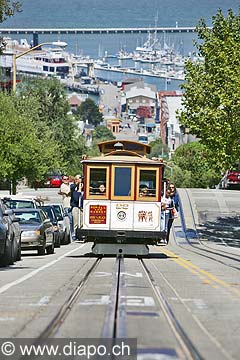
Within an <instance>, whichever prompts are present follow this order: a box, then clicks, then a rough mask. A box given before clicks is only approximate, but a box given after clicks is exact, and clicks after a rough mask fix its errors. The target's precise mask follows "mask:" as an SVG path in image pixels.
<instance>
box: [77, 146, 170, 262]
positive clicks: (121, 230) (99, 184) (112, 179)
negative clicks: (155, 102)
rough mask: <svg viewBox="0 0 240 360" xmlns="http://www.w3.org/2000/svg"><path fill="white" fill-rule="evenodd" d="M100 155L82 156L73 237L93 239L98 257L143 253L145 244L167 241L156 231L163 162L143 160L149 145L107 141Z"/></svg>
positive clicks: (91, 240) (159, 212)
mask: <svg viewBox="0 0 240 360" xmlns="http://www.w3.org/2000/svg"><path fill="white" fill-rule="evenodd" d="M98 146H99V150H100V153H101V155H100V156H98V157H93V158H89V159H88V158H86V159H84V160H82V164H83V174H84V200H83V212H82V216H81V222H80V225H79V227H78V228H77V230H76V237H77V239H79V240H84V241H85V242H93V247H92V251H93V253H94V254H97V255H105V254H128V255H148V253H149V249H148V245H166V244H167V240H166V239H167V234H166V231H165V230H163V229H164V228H165V225H164V224H163V226H162V228H163V229H161V222H162V221H161V194H162V190H163V189H162V185H163V171H164V165H163V162H162V161H160V160H157V159H156V160H153V159H149V158H147V155H148V154H150V151H151V146H150V145H147V144H143V143H140V142H135V141H128V140H121V141H119V140H111V141H105V142H101V143H99V144H98Z"/></svg>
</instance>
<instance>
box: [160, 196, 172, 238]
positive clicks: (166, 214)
mask: <svg viewBox="0 0 240 360" xmlns="http://www.w3.org/2000/svg"><path fill="white" fill-rule="evenodd" d="M170 195H171V191H170V190H169V189H167V190H166V193H165V196H164V195H163V197H162V199H161V207H162V211H161V230H162V231H168V220H169V218H170V211H171V209H172V207H173V201H172V198H171V196H170Z"/></svg>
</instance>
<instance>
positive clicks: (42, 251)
mask: <svg viewBox="0 0 240 360" xmlns="http://www.w3.org/2000/svg"><path fill="white" fill-rule="evenodd" d="M45 249H46V245H43V246H41V247H39V248H38V250H37V251H38V255H45Z"/></svg>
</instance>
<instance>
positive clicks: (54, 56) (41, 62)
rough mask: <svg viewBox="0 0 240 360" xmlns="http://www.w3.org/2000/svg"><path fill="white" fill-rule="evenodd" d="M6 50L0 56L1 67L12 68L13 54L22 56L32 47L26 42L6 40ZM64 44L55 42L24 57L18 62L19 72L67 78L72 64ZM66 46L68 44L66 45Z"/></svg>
mask: <svg viewBox="0 0 240 360" xmlns="http://www.w3.org/2000/svg"><path fill="white" fill-rule="evenodd" d="M4 42H5V43H6V47H5V50H4V52H3V54H2V55H1V56H0V67H2V68H12V66H13V54H16V55H20V54H21V53H23V52H25V51H28V50H30V49H31V46H30V45H29V44H28V42H27V41H26V40H23V39H22V40H21V41H20V42H18V41H17V40H12V39H10V38H5V39H4ZM63 44H65V43H62V42H60V41H59V42H55V43H54V46H53V45H50V46H48V47H42V48H39V49H36V50H33V51H31V52H29V53H28V54H25V55H22V56H21V57H19V58H18V59H17V61H16V65H17V72H18V73H20V72H22V73H24V74H29V75H40V76H45V77H48V76H56V77H58V78H65V77H66V76H67V75H68V74H69V70H70V64H69V61H68V56H69V55H68V53H67V52H65V51H64V49H63ZM64 46H66V44H65V45H64Z"/></svg>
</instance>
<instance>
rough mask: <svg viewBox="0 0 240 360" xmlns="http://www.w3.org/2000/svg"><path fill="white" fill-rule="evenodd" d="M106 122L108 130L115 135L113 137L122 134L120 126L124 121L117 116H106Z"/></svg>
mask: <svg viewBox="0 0 240 360" xmlns="http://www.w3.org/2000/svg"><path fill="white" fill-rule="evenodd" d="M104 121H105V123H106V126H107V128H108V129H109V130H110V131H111V132H112V133H113V135H116V134H118V133H119V132H120V125H121V122H122V120H121V119H118V118H117V117H115V116H111V115H110V116H104Z"/></svg>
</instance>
